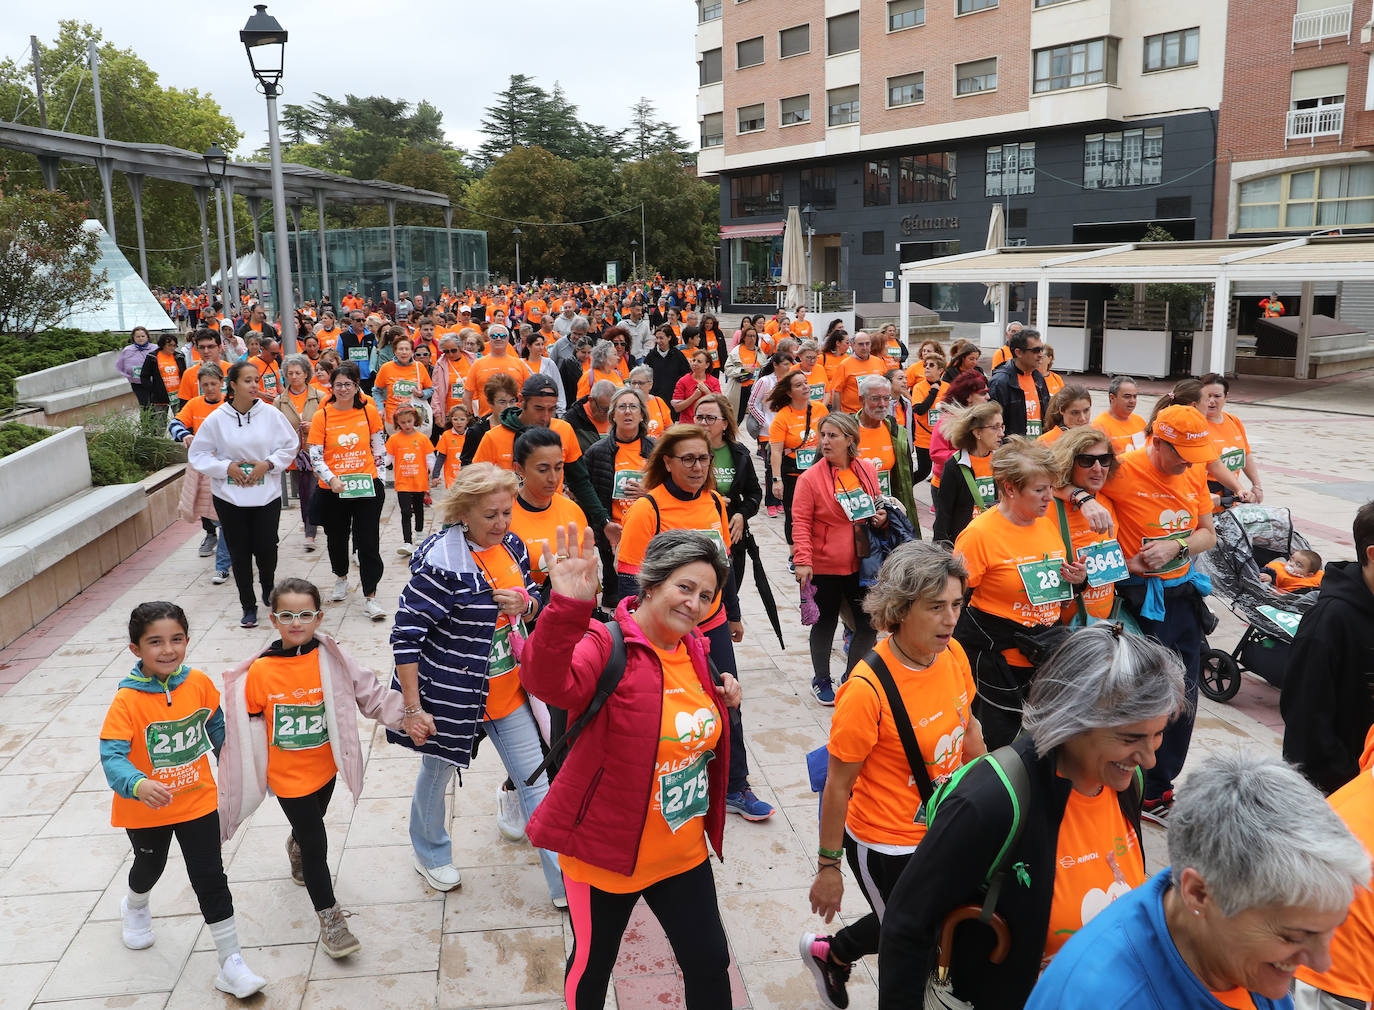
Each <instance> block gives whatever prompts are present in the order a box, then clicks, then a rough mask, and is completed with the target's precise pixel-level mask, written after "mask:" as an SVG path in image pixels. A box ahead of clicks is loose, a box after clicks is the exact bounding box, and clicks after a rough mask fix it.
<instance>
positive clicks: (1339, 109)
mask: <svg viewBox="0 0 1374 1010" xmlns="http://www.w3.org/2000/svg"><path fill="white" fill-rule="evenodd" d="M1344 127H1345V103H1344V102H1342V103H1341V104H1340V105H1319V106H1317V107H1316V108H1315V109H1290V110H1289V111H1288V131H1287V133H1286V134H1285V140H1284V146H1285V147H1286V146H1287V142H1288V141H1289V140H1311V142H1312V143H1313V144H1315V143H1316V142H1317V138H1318V137H1329V136H1333V135H1334V136H1337V137H1339V136H1340V135H1341V131H1342V129H1344Z"/></svg>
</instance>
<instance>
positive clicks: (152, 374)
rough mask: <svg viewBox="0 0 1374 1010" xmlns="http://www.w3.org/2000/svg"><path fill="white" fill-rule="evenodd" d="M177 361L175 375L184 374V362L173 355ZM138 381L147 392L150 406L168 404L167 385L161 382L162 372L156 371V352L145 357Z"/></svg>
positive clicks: (177, 355)
mask: <svg viewBox="0 0 1374 1010" xmlns="http://www.w3.org/2000/svg"><path fill="white" fill-rule="evenodd" d="M172 357H174V358H176V360H177V375H185V374H186V362H184V361H182V360H181V355H180V354H173V355H172ZM138 375H139V379H140V380H141V381H142V383H143V388H144V389H146V390H147V391H148V402H149V403H150V404H170V403H171V402H172V400H171V397H170V396H168V395H167V384H166V383H165V382H163V381H162V372H161V371H160V370H159V369H158V364H157V351H153V353H151V354H148V355H145V356H144V358H143V367H142V368H141V369H140V370H139V373H138Z"/></svg>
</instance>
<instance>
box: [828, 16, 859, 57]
mask: <svg viewBox="0 0 1374 1010" xmlns="http://www.w3.org/2000/svg"><path fill="white" fill-rule="evenodd" d="M858 48H859V12H858V11H851V12H850V13H848V14H837V15H836V16H835V17H833V18H826V19H825V55H827V56H838V55H839V54H840V53H852V52H854V50H856V49H858Z"/></svg>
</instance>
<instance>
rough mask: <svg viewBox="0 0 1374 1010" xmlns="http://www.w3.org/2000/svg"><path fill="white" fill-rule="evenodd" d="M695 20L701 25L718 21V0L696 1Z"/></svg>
mask: <svg viewBox="0 0 1374 1010" xmlns="http://www.w3.org/2000/svg"><path fill="white" fill-rule="evenodd" d="M697 20H698V21H700V22H701V23H702V24H705V23H706V22H707V21H718V20H720V0H697Z"/></svg>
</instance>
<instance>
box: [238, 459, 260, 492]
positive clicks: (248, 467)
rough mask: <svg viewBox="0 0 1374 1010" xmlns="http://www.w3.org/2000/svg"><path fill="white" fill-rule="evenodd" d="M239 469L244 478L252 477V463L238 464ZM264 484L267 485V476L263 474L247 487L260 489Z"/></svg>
mask: <svg viewBox="0 0 1374 1010" xmlns="http://www.w3.org/2000/svg"><path fill="white" fill-rule="evenodd" d="M239 469H240V470H242V471H243V475H244V476H245V477H251V476H253V464H252V463H240V464H239ZM266 483H267V474H265V473H264V474H263V475H262V476H261V477H259V478H258V479H257V480H255V481H253V483H251V484H249V485H248V486H249V487H262V486H263V485H264V484H266Z"/></svg>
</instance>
